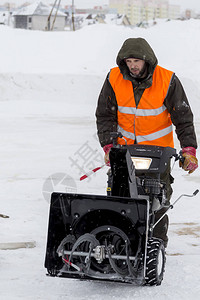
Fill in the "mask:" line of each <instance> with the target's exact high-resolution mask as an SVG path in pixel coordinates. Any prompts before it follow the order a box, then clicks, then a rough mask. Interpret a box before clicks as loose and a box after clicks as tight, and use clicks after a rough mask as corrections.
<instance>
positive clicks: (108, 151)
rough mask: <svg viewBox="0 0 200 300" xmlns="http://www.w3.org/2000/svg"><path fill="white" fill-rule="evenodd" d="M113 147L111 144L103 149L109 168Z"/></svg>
mask: <svg viewBox="0 0 200 300" xmlns="http://www.w3.org/2000/svg"><path fill="white" fill-rule="evenodd" d="M112 147H113V144H109V145H105V146H104V147H103V150H104V152H105V156H104V161H105V164H106V165H107V166H109V167H110V158H109V153H110V149H111V148H112Z"/></svg>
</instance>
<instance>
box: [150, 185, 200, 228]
mask: <svg viewBox="0 0 200 300" xmlns="http://www.w3.org/2000/svg"><path fill="white" fill-rule="evenodd" d="M198 192H199V190H196V191H194V193H193V194H191V195H188V194H182V195H180V196H179V197H178V198H177V199H176V200H175V201H174V203H172V204H171V205H169V207H168V209H167V210H166V212H165V213H164V214H163V215H162V217H161V218H160V219H158V221H157V222H156V223H154V224H153V226H152V227H151V228H150V231H152V230H153V229H154V227H155V226H156V225H157V224H158V223H159V222H160V221H161V220H162V219H163V218H164V216H165V215H166V214H167V212H168V211H169V210H170V209H173V208H174V205H175V204H176V203H177V202H178V201H179V200H180V199H181V198H182V197H194V196H196V195H197V194H198Z"/></svg>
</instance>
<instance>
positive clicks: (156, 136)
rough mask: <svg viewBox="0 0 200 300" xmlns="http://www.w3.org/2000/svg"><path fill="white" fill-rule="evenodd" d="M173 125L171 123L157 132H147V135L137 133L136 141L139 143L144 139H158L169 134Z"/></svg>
mask: <svg viewBox="0 0 200 300" xmlns="http://www.w3.org/2000/svg"><path fill="white" fill-rule="evenodd" d="M172 130H173V127H172V125H170V126H169V127H167V128H164V129H162V130H159V131H157V132H154V133H151V134H147V135H137V138H136V139H137V143H141V142H145V141H153V140H156V139H159V138H161V137H163V136H165V135H167V134H169V133H170V132H172Z"/></svg>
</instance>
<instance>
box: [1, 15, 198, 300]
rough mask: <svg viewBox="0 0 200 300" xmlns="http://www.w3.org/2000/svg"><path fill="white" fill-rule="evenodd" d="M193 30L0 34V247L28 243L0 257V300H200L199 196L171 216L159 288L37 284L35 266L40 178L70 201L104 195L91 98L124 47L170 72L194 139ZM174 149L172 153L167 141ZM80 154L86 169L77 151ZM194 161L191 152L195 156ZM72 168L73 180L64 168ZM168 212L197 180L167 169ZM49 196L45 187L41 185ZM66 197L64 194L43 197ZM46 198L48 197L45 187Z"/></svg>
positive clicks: (106, 28)
mask: <svg viewBox="0 0 200 300" xmlns="http://www.w3.org/2000/svg"><path fill="white" fill-rule="evenodd" d="M199 29H200V21H199V20H189V21H185V22H181V21H171V22H163V21H162V22H159V23H158V25H156V26H154V27H151V28H149V29H139V28H134V29H130V28H124V27H120V26H114V25H103V24H102V25H93V26H88V27H84V28H83V29H81V30H79V31H76V32H39V31H25V30H18V29H11V28H8V27H5V26H1V27H0V39H1V52H0V70H1V72H0V95H1V97H0V106H1V109H0V128H1V139H0V144H1V147H0V160H1V173H0V181H1V189H0V195H1V197H0V213H2V214H6V215H9V216H10V218H8V219H3V218H0V228H1V232H0V243H6V242H29V241H35V242H36V247H35V248H30V249H29V248H27V249H17V250H0V266H1V267H0V268H1V272H0V290H1V299H5V300H16V299H34V300H35V299H42V300H44V299H52V300H54V299H80V300H85V299H90V300H91V299H96V300H101V299H109V300H110V299H112V300H117V299H142V300H144V299H148V300H149V299H170V300H171V299H173V300H179V299H188V298H189V299H191V300H193V299H197V298H198V297H199V294H200V285H199V277H200V215H199V211H200V195H199V194H198V195H197V196H196V197H193V198H186V197H184V198H183V199H182V200H180V201H179V202H178V203H177V204H176V206H175V207H174V209H173V210H171V212H170V214H169V216H170V230H169V246H168V249H167V264H166V272H165V276H164V281H163V283H162V285H161V286H158V287H137V286H132V285H127V284H117V283H112V282H92V281H80V280H74V279H64V278H62V279H61V278H51V277H47V276H46V270H45V268H44V258H45V251H46V249H45V248H46V235H47V228H48V214H49V203H48V201H49V200H48V197H46V196H45V197H44V195H47V194H44V192H48V191H46V185H45V183H47V178H49V177H51V178H54V174H58V177H59V176H60V178H61V177H62V178H63V177H64V176H68V177H67V178H69V176H70V177H72V179H73V182H75V187H74V188H75V189H77V192H78V193H90V194H106V192H105V190H106V179H107V178H106V172H107V167H105V168H103V169H101V170H100V171H98V172H97V173H96V174H95V175H93V176H91V177H89V179H88V180H84V181H81V182H80V181H79V177H80V176H81V175H83V171H88V170H90V169H92V168H93V167H97V166H100V165H101V164H102V161H103V152H102V149H101V147H100V145H99V143H98V141H97V137H96V125H95V109H96V103H97V98H98V94H99V92H100V89H101V86H102V84H103V82H104V79H105V76H106V74H107V72H108V71H109V69H110V68H111V67H113V66H115V59H116V55H117V53H118V51H119V48H120V47H121V45H122V43H123V42H124V40H125V39H126V38H129V37H139V36H140V37H144V38H146V39H147V41H148V42H149V43H150V44H151V45H152V47H153V49H154V50H155V53H156V55H157V56H158V59H159V64H160V65H161V66H163V67H166V68H168V69H171V70H173V71H175V72H176V74H177V75H178V77H179V78H180V80H181V82H182V84H183V85H184V88H185V90H186V93H187V95H188V98H189V101H190V104H191V106H192V109H193V112H194V120H195V126H196V133H197V136H198V141H199V136H200V106H199V101H200V96H199V95H200V88H199V84H200V74H199V67H200V58H199V51H198V49H199V48H200V38H199ZM175 144H176V147H177V149H178V150H179V149H180V146H179V144H178V142H177V140H176V142H175ZM84 147H86V148H87V149H89V151H90V152H89V156H88V159H87V160H83V159H81V155H80V151H81V149H83V148H84ZM197 154H198V156H199V150H198V151H197ZM75 160H77V165H78V167H79V168H81V167H82V168H83V169H84V170H83V171H80V170H79V169H78V168H77V167H75V165H74V163H73V161H75ZM172 174H173V176H174V177H175V183H174V187H173V189H174V194H173V198H172V202H174V201H175V200H176V198H177V197H178V196H179V195H180V194H182V193H184V194H192V193H193V192H194V191H195V190H196V189H198V188H199V184H200V176H199V175H200V174H199V170H196V172H194V173H193V174H191V175H188V174H186V173H185V172H184V171H183V170H181V169H179V167H178V164H175V166H174V169H173V173H172ZM47 186H48V185H47ZM52 188H53V189H54V190H58V191H65V190H66V189H68V188H69V187H66V186H64V185H62V182H61V183H60V184H58V185H57V186H53V187H52ZM49 189H50V191H49V193H50V192H51V188H50V186H49Z"/></svg>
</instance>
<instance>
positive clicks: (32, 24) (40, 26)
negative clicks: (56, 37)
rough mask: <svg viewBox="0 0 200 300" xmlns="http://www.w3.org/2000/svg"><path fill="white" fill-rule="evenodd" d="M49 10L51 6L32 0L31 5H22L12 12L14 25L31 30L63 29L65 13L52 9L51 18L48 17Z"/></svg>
mask: <svg viewBox="0 0 200 300" xmlns="http://www.w3.org/2000/svg"><path fill="white" fill-rule="evenodd" d="M51 11H52V7H51V6H49V5H46V4H44V3H42V2H40V1H37V2H34V3H33V4H31V5H27V6H23V7H22V8H21V9H19V10H18V11H16V12H14V13H13V18H14V27H15V28H22V29H31V30H51V29H53V30H54V31H62V30H64V28H65V19H66V14H64V13H63V12H61V11H59V10H58V11H56V9H54V10H53V11H52V15H51V18H48V17H49V15H50V13H51ZM55 16H56V18H55ZM54 20H55V23H54Z"/></svg>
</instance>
